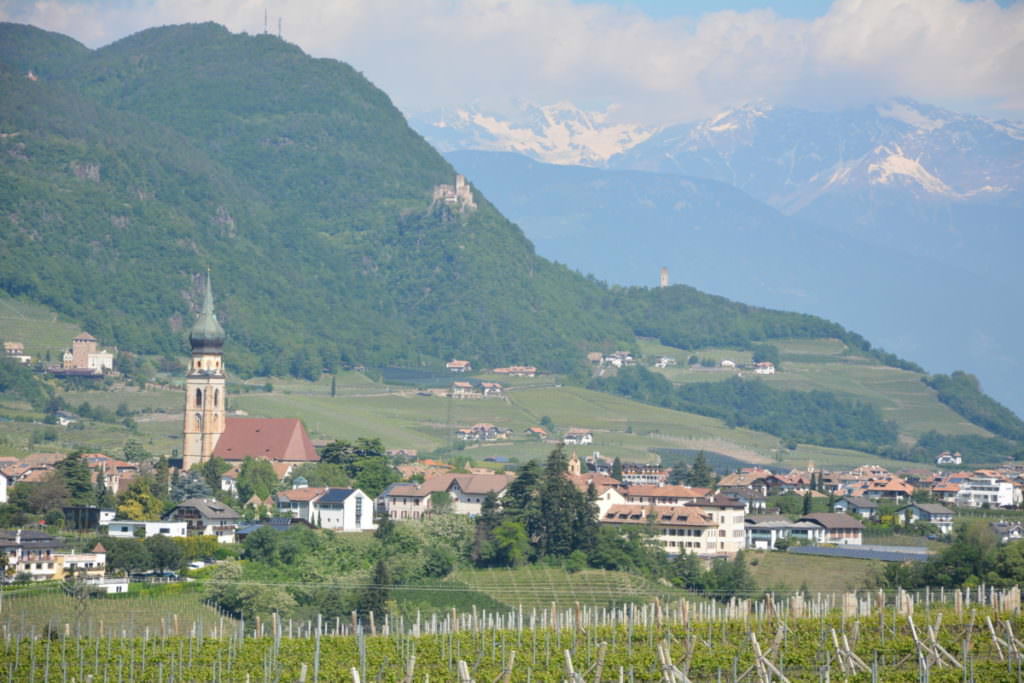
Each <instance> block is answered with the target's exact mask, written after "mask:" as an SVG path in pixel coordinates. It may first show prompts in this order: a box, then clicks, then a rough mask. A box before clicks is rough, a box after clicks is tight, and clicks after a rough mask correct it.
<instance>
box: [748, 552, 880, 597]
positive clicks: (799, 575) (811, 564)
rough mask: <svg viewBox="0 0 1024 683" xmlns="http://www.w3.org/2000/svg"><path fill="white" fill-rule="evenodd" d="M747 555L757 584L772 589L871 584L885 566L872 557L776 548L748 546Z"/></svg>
mask: <svg viewBox="0 0 1024 683" xmlns="http://www.w3.org/2000/svg"><path fill="white" fill-rule="evenodd" d="M744 555H745V556H746V558H747V565H748V566H749V567H750V573H751V574H752V575H753V577H754V580H755V581H757V585H758V587H759V588H761V589H764V590H772V591H786V590H789V591H795V590H799V589H800V588H806V589H807V590H808V591H810V592H811V593H817V592H822V593H826V592H832V591H848V590H857V589H860V588H869V587H870V586H871V584H872V580H873V579H874V577H875V576H876V574H877V573H878V572H879V571H881V567H882V566H883V563H882V562H876V561H873V560H855V559H848V558H843V557H821V556H816V555H790V554H789V553H783V552H776V551H771V552H769V551H763V550H749V551H747V552H745V553H744ZM755 563H756V564H755Z"/></svg>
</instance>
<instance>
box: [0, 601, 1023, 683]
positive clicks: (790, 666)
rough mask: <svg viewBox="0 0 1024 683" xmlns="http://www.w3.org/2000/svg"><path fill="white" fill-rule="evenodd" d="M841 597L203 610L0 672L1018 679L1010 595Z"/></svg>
mask: <svg viewBox="0 0 1024 683" xmlns="http://www.w3.org/2000/svg"><path fill="white" fill-rule="evenodd" d="M932 595H933V596H934V595H936V594H935V593H933V594H932ZM846 597H849V598H851V602H850V604H851V605H853V606H855V607H856V608H855V609H849V610H842V611H841V610H840V609H838V608H837V601H836V600H826V601H821V602H813V601H809V602H808V605H807V607H801V608H799V611H797V610H798V608H797V607H796V606H795V603H794V602H792V601H790V602H774V601H773V602H771V603H764V602H762V603H760V604H751V603H749V602H746V601H742V602H741V604H737V605H734V606H724V605H718V606H716V605H713V604H708V605H704V606H701V605H696V604H692V603H685V604H684V603H683V602H679V603H676V604H659V605H651V604H647V605H643V606H640V607H636V608H633V607H631V608H629V609H623V610H608V609H605V608H588V607H585V606H584V607H579V608H575V609H569V610H565V611H559V612H554V611H550V610H545V609H530V610H523V611H506V612H488V611H478V610H475V609H474V610H472V611H471V612H462V613H459V614H456V613H455V612H454V611H453V612H452V613H450V614H446V615H443V616H442V617H441V618H440V619H436V618H434V619H431V618H428V617H424V618H422V619H421V618H420V617H419V616H417V617H416V618H410V619H404V618H396V619H391V620H390V621H389V620H388V619H386V618H378V619H377V620H376V621H375V622H373V621H371V622H369V623H365V622H364V623H362V624H361V625H360V627H359V629H358V630H356V629H353V628H352V626H355V622H354V621H353V622H352V624H351V626H350V624H349V623H348V620H345V619H340V618H335V619H325V620H322V621H317V620H313V621H308V622H305V623H297V624H293V623H292V622H287V623H285V621H284V620H276V619H275V620H270V619H268V620H266V621H264V622H262V623H259V622H257V623H253V624H245V625H243V624H238V623H230V622H226V621H224V620H220V619H217V620H211V621H208V622H203V623H202V624H201V625H200V624H198V623H196V624H189V625H188V627H187V628H186V632H185V633H180V629H179V633H178V634H170V633H168V632H166V631H165V630H163V629H166V626H165V625H164V626H158V627H157V630H151V631H149V632H147V633H145V635H139V634H137V633H136V634H133V635H127V634H126V636H121V634H118V633H116V632H113V631H112V630H105V631H103V632H90V633H88V634H87V635H85V636H81V637H76V636H75V634H74V633H69V634H68V635H65V632H63V631H61V630H59V629H58V630H57V631H56V632H52V631H51V634H50V637H48V638H40V637H38V636H28V635H25V634H22V633H20V632H11V631H8V632H7V633H5V637H4V638H3V639H2V640H0V674H4V675H6V678H7V680H18V681H40V682H42V681H50V680H75V681H83V680H95V681H98V680H106V681H161V682H163V681H168V680H175V681H183V680H188V681H242V680H253V681H255V680H262V681H295V680H301V681H320V680H323V681H370V680H377V681H399V680H403V681H414V680H415V681H420V680H424V681H426V680H434V681H456V680H458V681H460V682H461V683H469V682H471V681H504V682H516V683H519V682H523V681H530V682H533V681H537V682H547V683H554V682H557V681H566V680H571V681H581V682H588V683H599V682H602V681H656V680H660V681H685V680H689V681H694V682H695V683H696V682H703V681H734V682H735V681H740V680H760V681H767V680H789V681H793V682H794V683H795V682H797V681H821V680H833V679H834V680H851V681H864V682H866V681H869V680H870V681H878V680H881V681H917V680H926V681H930V680H934V681H935V682H936V683H940V682H943V681H946V682H949V683H953V682H954V681H967V680H970V681H986V682H988V681H992V682H994V683H1000V682H1004V681H1005V682H1010V681H1017V680H1020V675H1021V670H1022V666H1024V655H1022V653H1021V648H1020V646H1019V645H1018V642H1019V641H1018V640H1017V638H1016V634H1019V633H1020V632H1021V629H1022V628H1024V618H1022V617H1021V615H1020V614H1019V594H1018V595H1017V596H1016V597H1014V596H1012V595H1007V596H1005V598H1008V599H1007V601H1006V603H1004V604H1003V605H1001V606H999V607H998V608H996V607H989V606H977V607H975V606H973V605H972V606H971V609H970V610H969V611H968V610H966V609H962V608H953V607H951V606H949V603H950V602H951V601H950V600H948V598H949V596H948V595H947V596H946V598H947V600H946V601H945V606H942V605H940V604H938V603H937V602H932V601H931V600H929V599H928V598H923V597H922V596H917V598H918V600H917V604H916V605H914V609H913V610H911V609H909V608H903V607H899V606H897V605H896V604H893V603H897V602H901V601H902V600H903V598H899V599H893V598H895V597H896V596H891V598H890V601H889V605H886V606H883V607H881V608H880V609H876V608H874V606H873V603H872V595H871V594H861V595H853V594H850V595H848V596H846ZM1001 597H1002V596H1001ZM844 604H845V600H844ZM907 604H909V602H908V603H907ZM825 605H832V607H831V608H823V606H825ZM858 613H859V614H858ZM164 624H166V620H165V621H164ZM986 625H989V628H988V629H986ZM69 631H70V629H69ZM353 631H355V634H353Z"/></svg>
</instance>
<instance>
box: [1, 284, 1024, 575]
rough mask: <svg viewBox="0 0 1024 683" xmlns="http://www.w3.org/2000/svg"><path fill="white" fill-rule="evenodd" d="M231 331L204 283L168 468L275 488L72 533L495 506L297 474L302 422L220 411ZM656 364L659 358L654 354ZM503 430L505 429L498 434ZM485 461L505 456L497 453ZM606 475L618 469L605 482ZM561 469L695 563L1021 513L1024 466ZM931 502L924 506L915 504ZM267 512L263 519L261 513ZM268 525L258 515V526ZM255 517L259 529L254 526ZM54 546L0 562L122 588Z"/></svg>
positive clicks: (506, 476) (496, 490)
mask: <svg viewBox="0 0 1024 683" xmlns="http://www.w3.org/2000/svg"><path fill="white" fill-rule="evenodd" d="M224 336H225V335H224V330H223V328H222V327H221V325H220V323H219V322H218V321H217V318H216V316H215V314H214V308H213V294H212V288H211V285H210V282H209V278H207V281H206V289H205V294H204V301H203V305H202V311H201V313H200V314H199V317H198V319H197V321H196V323H195V325H194V326H193V328H192V331H191V335H190V342H191V346H192V356H191V361H190V364H189V369H188V373H187V376H186V379H185V414H184V422H183V452H182V454H181V457H180V459H178V460H176V461H172V465H173V466H174V467H177V468H178V470H179V471H181V472H186V471H188V470H190V469H192V468H194V467H197V466H200V465H202V464H203V463H205V462H207V461H209V460H210V459H212V458H220V459H222V460H224V461H225V462H226V463H227V464H228V465H229V466H230V467H229V469H227V471H225V472H224V473H223V474H222V475H221V477H220V488H221V489H222V490H223V491H225V492H229V493H232V494H233V495H237V493H238V488H237V481H238V478H239V475H240V472H241V467H242V464H243V463H244V462H245V461H246V460H247V459H249V458H255V459H259V460H266V461H268V462H269V463H270V464H271V466H272V468H273V471H274V475H275V476H276V478H277V480H278V482H279V485H280V487H281V488H280V490H278V491H277V492H276V493H274V494H272V495H271V496H269V497H267V498H265V499H260V498H259V497H257V496H252V497H251V498H250V499H249V500H247V501H244V502H243V505H244V506H245V508H246V509H243V510H242V511H238V510H235V509H232V508H231V507H229V506H228V505H226V504H224V503H223V502H221V501H219V500H217V499H214V498H191V499H187V500H183V501H181V502H179V503H178V504H177V505H176V506H175V507H174V508H173V509H172V510H170V511H169V512H167V513H166V514H165V515H163V516H162V517H161V518H159V519H156V518H154V519H119V518H117V517H116V514H115V511H113V510H105V509H99V508H96V507H92V506H71V507H67V508H65V509H64V517H65V521H66V524H67V526H69V527H70V528H75V529H80V530H81V529H100V528H102V529H104V530H105V533H106V534H107V535H109V536H110V537H115V538H116V537H125V538H131V537H147V538H148V537H151V536H157V535H162V536H168V537H171V538H184V537H187V536H193V535H202V536H212V537H215V538H216V539H217V541H219V542H221V543H235V542H238V541H241V540H243V539H244V538H245V537H246V536H247V535H248V534H250V533H252V532H253V531H255V530H256V529H258V528H261V527H262V526H264V525H269V526H271V528H277V529H280V528H287V527H288V526H289V525H291V524H303V525H308V526H310V527H320V528H323V529H328V530H332V531H336V532H366V531H373V530H374V529H376V528H377V522H378V520H380V519H381V518H382V517H383V516H387V517H388V518H390V519H392V520H398V521H415V520H420V519H423V518H424V517H426V516H428V515H431V514H432V513H435V512H437V511H438V509H440V508H443V510H444V511H447V512H452V513H454V514H458V515H469V516H475V515H478V514H480V512H481V508H482V505H483V504H484V501H485V498H487V497H488V496H489V495H493V496H494V497H495V498H496V499H497V500H498V501H499V502H500V500H501V499H502V497H503V496H504V495H505V494H506V492H507V491H508V488H509V485H510V484H511V483H512V481H513V480H514V478H515V474H514V473H509V472H500V471H495V470H494V469H483V468H470V469H469V471H467V472H458V471H455V470H454V469H453V466H452V465H450V464H446V463H443V462H438V461H433V460H426V459H416V458H415V453H414V452H409V451H393V452H391V453H390V455H392V456H401V457H396V460H398V459H404V460H411V461H410V462H405V463H404V464H399V465H397V470H398V472H399V473H400V474H401V476H402V479H403V481H400V482H398V483H394V484H391V485H389V486H388V487H387V488H385V489H384V490H383V492H382V493H381V494H380V495H379V496H377V497H376V498H371V497H370V496H368V495H367V494H366V493H364V492H363V491H362V490H360V489H358V488H339V487H329V486H310V485H309V484H308V482H307V481H306V480H305V479H304V478H303V477H301V476H292V473H293V470H294V469H295V468H296V467H297V466H299V465H303V464H306V463H316V462H318V461H320V454H319V453H318V452H317V449H316V447H315V445H314V443H313V442H312V440H311V439H310V437H309V435H308V434H307V433H306V430H305V428H304V427H303V425H302V423H301V422H300V421H299V420H297V419H268V418H249V417H238V416H229V415H228V414H227V413H226V407H225V401H226V398H227V397H226V386H225V370H224V364H223V354H222V349H223V342H224ZM5 352H6V353H8V354H10V355H23V349H22V348H19V347H17V346H10V347H7V346H5ZM109 355H110V354H109V353H108V352H101V351H97V345H96V340H95V338H93V337H91V336H90V335H87V334H82V335H79V336H78V337H76V338H75V339H74V341H73V344H72V348H71V349H70V350H69V352H68V354H66V356H65V358H64V359H63V364H62V366H61V368H60V369H62V370H63V369H72V370H88V371H90V372H96V371H98V372H100V373H102V372H105V371H109V370H110V369H111V367H110V364H109V363H108V360H109ZM661 360H663V359H659V361H661ZM597 362H599V363H602V364H610V365H615V364H616V363H619V364H629V363H631V362H633V359H632V357H631V356H630V355H629V354H628V353H626V352H620V353H616V354H611V355H608V356H601V358H600V359H598V360H597ZM448 369H449V370H450V371H451V372H453V373H463V372H467V371H469V370H470V369H471V368H470V363H469V362H468V361H461V360H453V361H451V362H450V363H448ZM495 372H497V373H498V374H505V375H509V376H525V377H532V376H534V375H536V373H537V369H536V368H535V367H532V366H513V367H508V368H499V369H497V370H495ZM501 392H502V387H501V385H500V384H497V383H488V382H484V383H479V384H473V383H469V382H461V381H456V382H454V383H453V385H452V387H451V389H450V390H449V393H448V395H450V396H451V397H453V398H466V397H469V396H471V395H472V396H473V397H478V398H486V397H491V396H501ZM527 432H528V434H529V435H530V436H533V437H535V438H538V439H542V440H545V441H548V442H550V443H552V445H553V447H555V446H558V445H561V446H567V447H575V446H590V445H595V444H598V443H599V440H600V435H599V434H595V432H594V431H593V430H589V429H583V428H575V427H574V428H572V429H569V430H568V431H566V432H564V433H563V434H560V435H555V436H551V435H549V434H548V433H547V431H546V430H544V429H543V428H541V427H532V428H530V429H528V430H527ZM502 434H503V432H502V430H500V429H498V428H497V427H495V426H494V425H489V424H478V425H474V426H472V427H469V428H464V429H462V430H460V431H459V434H458V436H459V438H462V439H477V440H492V439H495V438H502ZM504 434H505V435H506V436H507V432H505V433H504ZM65 457H66V456H64V455H62V454H51V453H36V454H32V455H29V456H28V457H25V458H20V459H19V458H0V502H7V500H8V487H9V486H12V485H14V484H16V483H19V482H40V481H43V480H45V479H46V478H47V477H48V476H50V473H51V472H52V471H53V470H54V467H55V465H56V464H57V463H58V462H60V461H61V460H63V459H64V458H65ZM81 457H82V459H83V461H84V462H85V464H86V465H87V466H88V468H89V470H90V471H91V475H92V481H93V483H94V484H100V483H102V485H103V486H104V487H105V488H106V489H107V490H108V491H110V492H111V493H114V494H120V493H123V492H125V491H126V490H127V489H128V487H129V486H130V485H131V483H132V481H133V480H134V479H135V478H137V477H139V476H141V474H142V469H143V467H144V465H143V464H141V463H138V462H129V461H125V460H118V459H116V458H112V457H110V456H108V455H105V454H102V453H89V454H84V455H82V456H81ZM490 460H492V461H493V462H494V464H498V465H500V462H499V460H500V461H506V460H507V458H501V459H498V458H491V459H490ZM960 463H961V458H960V455H959V454H958V453H956V454H951V453H943V454H940V455H939V456H938V458H937V464H938V465H941V466H946V467H948V466H955V465H958V464H960ZM613 474H614V475H615V476H613ZM565 476H566V477H567V478H568V479H569V480H570V481H571V482H572V483H573V485H574V486H575V487H576V488H577V489H579V490H580V491H582V492H588V493H590V494H591V495H592V496H593V506H594V510H595V514H596V516H597V520H598V522H599V523H600V524H602V525H607V526H610V527H613V528H631V527H632V528H643V529H646V530H647V531H648V532H649V534H650V538H651V540H652V542H654V543H656V544H658V545H659V546H660V547H661V548H662V549H663V550H664V551H665V552H666V553H668V554H669V555H678V554H679V553H684V552H685V553H692V554H694V555H697V556H700V557H703V558H716V557H732V556H734V555H735V554H736V553H737V552H739V551H741V550H743V549H747V548H755V549H774V548H784V547H787V546H789V545H810V546H813V545H825V544H831V545H838V546H860V545H862V544H863V542H864V531H865V528H866V524H870V523H872V522H878V521H880V518H881V516H882V515H881V510H882V509H883V507H884V508H885V509H887V510H889V511H890V513H889V515H888V516H889V517H890V518H891V519H890V522H892V523H894V524H896V525H909V524H916V523H924V524H928V525H930V527H927V528H929V529H933V530H934V532H935V534H936V535H948V534H950V533H951V532H952V529H953V521H954V518H955V515H956V511H957V510H959V509H964V508H979V507H986V508H1016V507H1019V506H1020V505H1021V504H1022V501H1024V495H1022V491H1024V466H1018V465H1012V466H1011V465H1008V466H1005V467H1000V468H998V469H979V470H975V471H956V472H952V471H949V470H948V469H943V470H939V471H936V470H932V469H907V470H905V471H901V472H897V473H892V472H889V471H888V470H886V469H885V468H882V467H879V466H874V465H864V466H861V467H857V468H855V469H852V470H849V471H820V470H816V469H815V468H814V467H813V465H809V466H808V467H807V469H805V470H793V471H790V472H788V473H779V472H772V471H770V470H768V469H762V468H758V467H747V468H742V469H740V470H739V471H736V472H734V473H729V474H726V475H725V476H723V477H721V478H720V479H719V480H718V481H717V483H715V485H714V486H710V487H690V486H684V485H678V484H670V483H669V478H670V471H669V470H668V469H666V468H664V467H661V466H659V465H650V464H633V463H617V464H616V463H614V462H612V461H609V460H608V459H607V458H603V457H601V456H600V454H599V453H597V452H594V453H593V454H592V455H590V456H587V457H585V458H583V459H581V458H579V457H578V456H577V454H576V452H575V451H571V456H570V457H569V459H568V469H567V472H566V474H565ZM786 494H792V495H795V496H802V497H804V499H805V501H808V500H809V501H813V500H814V499H816V498H817V499H821V498H826V499H828V500H829V502H830V505H829V508H830V509H829V511H828V512H819V513H813V512H806V511H805V514H797V515H784V514H780V513H779V511H778V510H772V509H769V503H768V501H769V499H770V498H771V497H772V496H779V495H786ZM924 500H927V501H929V502H921V501H924ZM268 513H269V515H270V516H271V517H272V518H271V519H266V517H267V514H268ZM261 517H262V518H263V521H259V520H260V518H261ZM254 519H255V520H256V521H252V520H254ZM993 528H994V529H995V530H996V531H997V533H998V534H999V535H1000V536H1001V538H1002V539H1003V540H1004V541H1006V540H1009V539H1011V538H1019V537H1021V536H1022V535H1024V529H1022V527H1021V526H1020V525H1017V524H1009V523H1004V522H996V523H995V524H993ZM60 547H61V542H60V541H59V540H57V539H56V538H54V537H52V536H50V535H49V534H47V533H45V532H44V531H41V530H38V529H25V530H21V529H19V530H11V531H3V532H0V553H3V555H4V556H5V557H6V558H7V566H8V568H9V569H11V570H13V573H17V574H20V575H22V577H28V578H29V579H31V580H45V579H60V578H62V577H63V576H64V575H65V574H66V573H68V572H69V571H78V572H80V573H84V574H86V575H87V576H89V577H90V578H91V579H92V580H95V581H96V582H97V584H98V585H101V586H104V588H105V589H106V590H111V591H123V590H125V585H126V584H124V583H123V580H121V579H118V580H113V579H111V578H110V577H106V578H104V573H105V552H106V551H105V549H104V548H103V547H102V545H99V546H97V547H95V548H93V549H92V551H91V552H89V553H77V552H72V553H69V552H61V550H60Z"/></svg>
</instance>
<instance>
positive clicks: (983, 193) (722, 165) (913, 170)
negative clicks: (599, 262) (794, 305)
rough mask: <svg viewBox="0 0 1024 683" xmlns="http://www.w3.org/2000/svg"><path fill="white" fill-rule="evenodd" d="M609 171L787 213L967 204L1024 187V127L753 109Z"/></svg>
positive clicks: (947, 118) (978, 120) (668, 135)
mask: <svg viewBox="0 0 1024 683" xmlns="http://www.w3.org/2000/svg"><path fill="white" fill-rule="evenodd" d="M609 167H611V168H618V169H624V170H625V169H628V170H647V171H660V172H672V173H681V174H686V175H696V176H703V177H708V178H712V179H715V180H721V181H724V182H728V183H731V184H733V185H736V186H737V187H739V188H740V189H742V190H744V191H746V192H749V193H750V194H752V195H754V196H755V197H757V198H758V199H761V200H762V201H765V202H767V203H769V204H771V205H772V206H775V207H776V208H779V209H781V210H782V211H785V212H787V213H794V212H796V211H798V210H800V209H802V208H803V207H805V206H807V205H808V204H809V203H810V201H813V200H814V199H816V198H817V197H820V196H822V195H824V194H830V193H837V192H838V193H844V192H854V191H862V190H863V189H865V188H868V187H871V186H888V187H890V188H897V187H898V188H903V189H904V190H906V191H909V192H912V193H914V196H915V197H916V198H921V197H931V198H933V199H939V198H942V199H953V200H969V199H971V198H981V197H992V196H996V195H1007V194H1011V193H1014V192H1020V191H1022V190H1024V126H1021V125H1020V124H1017V123H1012V122H1008V121H990V120H987V119H984V118H982V117H979V116H972V115H967V114H957V113H954V112H951V111H947V110H944V109H940V108H938V107H933V106H930V105H926V104H922V103H918V102H914V101H913V100H909V99H893V100H889V101H887V102H883V103H881V104H879V105H877V106H874V107H865V108H861V109H854V110H846V111H839V112H811V111H804V110H799V109H792V108H782V107H779V108H773V107H771V106H767V105H764V104H755V105H747V106H743V107H738V108H735V109H730V110H727V111H724V112H721V113H719V114H717V115H715V116H713V117H711V118H710V119H708V120H706V121H702V122H698V123H693V124H684V125H680V126H673V127H671V128H667V129H665V130H663V131H661V132H660V133H658V134H656V135H653V136H651V138H650V139H648V140H646V141H644V142H643V143H640V144H638V145H636V146H634V147H633V148H632V149H630V150H628V151H626V152H624V153H623V154H620V155H618V156H616V157H614V158H612V159H611V160H609ZM918 193H920V195H919V194H918Z"/></svg>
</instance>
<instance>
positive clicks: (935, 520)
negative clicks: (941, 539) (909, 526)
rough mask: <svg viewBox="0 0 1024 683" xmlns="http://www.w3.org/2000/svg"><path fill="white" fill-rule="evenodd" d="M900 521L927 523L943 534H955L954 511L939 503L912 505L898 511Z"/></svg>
mask: <svg viewBox="0 0 1024 683" xmlns="http://www.w3.org/2000/svg"><path fill="white" fill-rule="evenodd" d="M896 514H897V517H898V519H900V520H902V521H905V522H908V523H914V522H927V523H928V524H932V525H934V526H935V527H936V528H937V529H938V530H939V533H941V534H945V535H948V534H951V533H953V511H952V510H950V509H949V508H947V507H946V506H945V505H939V504H938V503H911V504H910V505H905V506H903V507H901V508H900V509H899V510H897V511H896Z"/></svg>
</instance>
